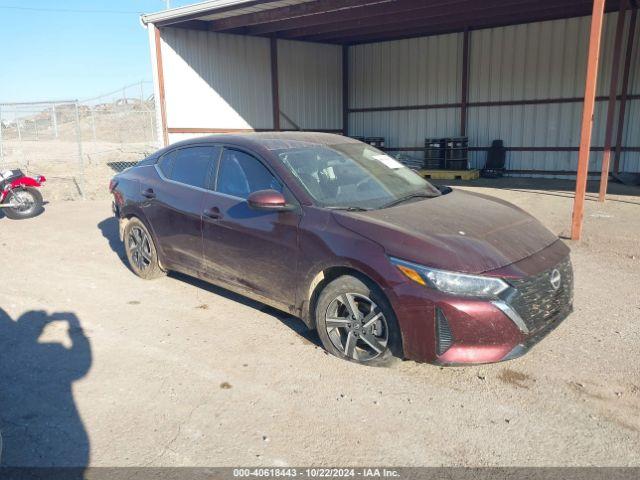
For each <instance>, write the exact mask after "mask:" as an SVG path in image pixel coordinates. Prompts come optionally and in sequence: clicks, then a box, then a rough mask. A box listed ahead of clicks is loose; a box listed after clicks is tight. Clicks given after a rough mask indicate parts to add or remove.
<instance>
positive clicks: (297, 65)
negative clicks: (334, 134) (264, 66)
mask: <svg viewBox="0 0 640 480" xmlns="http://www.w3.org/2000/svg"><path fill="white" fill-rule="evenodd" d="M278 82H279V96H280V111H281V112H282V114H283V115H282V116H281V119H280V125H281V128H284V129H296V128H297V127H299V128H301V129H303V130H309V129H313V130H338V129H341V128H342V48H341V47H340V46H337V45H323V44H319V43H307V42H295V41H288V40H278ZM287 118H288V119H290V120H291V121H289V120H287ZM292 122H293V123H292Z"/></svg>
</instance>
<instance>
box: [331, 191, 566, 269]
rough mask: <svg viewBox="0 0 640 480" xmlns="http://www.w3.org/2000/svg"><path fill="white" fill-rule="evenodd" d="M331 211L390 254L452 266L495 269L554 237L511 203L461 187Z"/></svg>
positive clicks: (446, 266)
mask: <svg viewBox="0 0 640 480" xmlns="http://www.w3.org/2000/svg"><path fill="white" fill-rule="evenodd" d="M334 214H335V215H334V216H335V219H336V221H337V222H338V223H339V224H340V225H342V226H343V227H345V228H348V229H349V230H352V231H354V232H356V233H358V234H360V235H363V236H364V237H366V238H369V239H370V240H373V241H375V242H377V243H379V244H380V245H382V247H383V248H384V249H385V250H386V252H387V254H388V255H390V256H394V257H398V258H401V259H404V260H408V261H411V262H415V263H419V264H422V265H426V266H431V267H434V268H440V269H444V270H452V271H457V272H466V273H482V272H487V271H489V270H495V269H497V268H501V267H504V266H506V265H509V264H511V263H514V262H517V261H519V260H522V259H523V258H526V257H529V256H531V255H533V254H534V253H537V252H539V251H540V250H543V249H544V248H546V247H548V246H549V245H551V244H552V243H554V242H555V241H557V240H558V237H557V236H556V235H554V234H553V233H551V232H550V231H549V230H547V229H546V228H545V227H544V226H543V225H542V224H541V223H540V222H539V221H538V220H536V219H535V218H533V217H532V216H531V215H529V214H528V213H526V212H525V211H524V210H522V209H520V208H518V207H516V206H515V205H512V204H510V203H508V202H505V201H503V200H500V199H498V198H493V197H489V196H487V195H482V194H478V193H471V192H465V191H461V190H454V191H453V192H451V193H449V194H447V195H441V196H439V197H435V198H430V199H423V200H420V201H414V202H407V203H404V204H401V205H398V206H395V207H391V208H385V209H382V210H372V211H368V212H346V211H339V212H338V211H336V212H334Z"/></svg>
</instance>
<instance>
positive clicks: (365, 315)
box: [325, 293, 389, 362]
mask: <svg viewBox="0 0 640 480" xmlns="http://www.w3.org/2000/svg"><path fill="white" fill-rule="evenodd" d="M325 328H326V330H327V335H328V336H329V339H330V340H331V343H332V344H333V345H334V346H335V347H336V348H337V349H338V350H339V351H340V352H341V353H342V354H343V355H345V356H347V357H349V358H351V359H353V360H357V361H359V362H367V361H370V360H373V359H374V358H378V357H379V356H381V355H382V354H383V353H384V352H385V351H386V350H387V343H388V341H389V328H388V326H387V320H386V318H385V316H384V314H383V313H382V310H380V308H379V307H378V305H376V304H375V303H374V302H373V300H371V299H370V298H368V297H366V296H365V295H361V294H358V293H344V294H342V295H340V296H338V297H337V298H335V299H334V300H333V301H332V302H331V303H330V304H329V307H328V308H327V312H326V315H325Z"/></svg>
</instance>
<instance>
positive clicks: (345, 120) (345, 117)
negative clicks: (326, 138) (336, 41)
mask: <svg viewBox="0 0 640 480" xmlns="http://www.w3.org/2000/svg"><path fill="white" fill-rule="evenodd" d="M342 134H343V135H345V136H347V135H349V46H348V45H343V46H342Z"/></svg>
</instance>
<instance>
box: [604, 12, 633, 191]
mask: <svg viewBox="0 0 640 480" xmlns="http://www.w3.org/2000/svg"><path fill="white" fill-rule="evenodd" d="M626 13H627V0H621V1H620V10H619V11H618V22H617V24H616V37H615V40H614V42H613V60H612V62H611V85H610V86H609V100H608V106H607V123H606V126H605V134H604V151H603V152H602V172H601V174H600V193H599V194H598V201H599V202H604V201H605V197H606V196H607V185H608V183H609V163H610V159H611V139H612V138H611V137H613V117H614V116H615V113H616V96H617V94H618V74H619V73H620V56H621V50H622V32H623V30H624V20H625V17H626Z"/></svg>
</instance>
